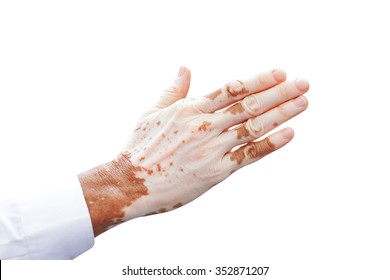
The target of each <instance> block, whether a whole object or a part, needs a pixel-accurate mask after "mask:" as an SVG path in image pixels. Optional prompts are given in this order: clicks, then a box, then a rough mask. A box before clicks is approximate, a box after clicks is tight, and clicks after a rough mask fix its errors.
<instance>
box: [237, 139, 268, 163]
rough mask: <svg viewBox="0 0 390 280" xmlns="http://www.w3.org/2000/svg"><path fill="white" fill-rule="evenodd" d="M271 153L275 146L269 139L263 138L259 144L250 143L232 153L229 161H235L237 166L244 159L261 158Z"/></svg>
mask: <svg viewBox="0 0 390 280" xmlns="http://www.w3.org/2000/svg"><path fill="white" fill-rule="evenodd" d="M273 151H275V145H274V144H273V143H272V142H271V141H270V140H269V138H265V139H264V140H261V141H259V142H250V143H248V144H246V145H245V146H242V147H240V148H239V149H237V150H236V151H234V152H233V153H232V155H231V156H230V160H231V161H236V162H237V164H241V163H242V162H243V161H244V159H245V158H246V157H249V158H262V157H264V156H266V155H268V154H270V153H272V152H273Z"/></svg>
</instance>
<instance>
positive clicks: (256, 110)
mask: <svg viewBox="0 0 390 280" xmlns="http://www.w3.org/2000/svg"><path fill="white" fill-rule="evenodd" d="M308 90H309V83H308V82H307V81H306V80H303V79H298V80H295V81H289V82H284V83H281V84H279V85H277V86H274V87H273V88H270V89H268V90H266V91H264V92H261V93H257V94H252V95H250V96H247V97H245V98H244V99H243V100H241V101H239V102H237V103H236V104H234V105H232V106H230V107H229V108H227V109H225V110H223V111H221V112H218V113H216V114H215V123H216V125H217V126H218V125H220V126H221V129H226V128H229V127H231V126H232V125H235V124H239V123H242V122H243V121H246V120H247V119H249V118H252V117H255V116H258V115H261V114H263V113H264V112H267V111H268V110H270V109H272V108H274V107H276V106H278V105H280V104H282V103H284V102H286V101H288V100H290V99H293V98H296V97H298V96H300V95H302V94H304V93H306V92H307V91H308Z"/></svg>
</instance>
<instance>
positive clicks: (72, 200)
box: [0, 176, 94, 259]
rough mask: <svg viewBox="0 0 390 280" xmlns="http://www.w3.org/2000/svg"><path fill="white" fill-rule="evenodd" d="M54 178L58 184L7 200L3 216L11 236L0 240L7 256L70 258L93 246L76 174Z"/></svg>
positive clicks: (86, 211) (87, 216) (84, 203)
mask: <svg viewBox="0 0 390 280" xmlns="http://www.w3.org/2000/svg"><path fill="white" fill-rule="evenodd" d="M57 182H61V186H53V188H52V189H47V188H45V189H44V190H40V191H39V192H35V193H34V194H33V195H32V194H31V193H28V194H27V193H23V194H18V196H17V201H16V200H14V201H8V202H7V203H8V210H7V209H6V214H5V215H7V213H9V215H8V218H4V217H3V219H2V220H4V221H8V222H6V223H8V226H7V225H6V226H5V227H6V228H5V231H6V232H8V233H9V234H10V235H9V236H10V237H9V238H8V241H6V244H2V245H1V244H0V247H2V248H3V249H4V248H6V249H8V250H7V251H8V255H7V256H6V258H8V259H9V258H13V259H73V258H75V257H77V256H79V255H80V254H82V253H83V252H85V251H87V250H88V249H90V248H91V247H92V246H93V244H94V234H93V228H92V223H91V219H90V216H89V212H88V208H87V205H86V202H85V199H84V195H83V192H82V189H81V186H80V182H79V181H78V178H77V176H75V177H74V178H73V180H72V179H70V180H62V181H61V180H59V181H57ZM2 208H3V207H2ZM3 210H4V209H1V211H3ZM3 216H4V215H3ZM7 242H8V244H7ZM3 243H4V242H3ZM3 252H4V251H3ZM0 255H1V254H0Z"/></svg>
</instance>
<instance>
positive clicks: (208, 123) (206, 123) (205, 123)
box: [198, 121, 211, 131]
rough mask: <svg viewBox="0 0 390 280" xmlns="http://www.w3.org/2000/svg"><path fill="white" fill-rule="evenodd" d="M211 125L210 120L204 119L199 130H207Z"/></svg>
mask: <svg viewBox="0 0 390 280" xmlns="http://www.w3.org/2000/svg"><path fill="white" fill-rule="evenodd" d="M210 125H211V123H210V122H206V121H204V122H203V123H202V124H201V125H200V126H199V127H198V131H206V130H207V127H208V126H210Z"/></svg>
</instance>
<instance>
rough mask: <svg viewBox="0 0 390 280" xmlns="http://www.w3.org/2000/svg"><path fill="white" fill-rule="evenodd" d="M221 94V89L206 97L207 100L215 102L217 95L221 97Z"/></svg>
mask: <svg viewBox="0 0 390 280" xmlns="http://www.w3.org/2000/svg"><path fill="white" fill-rule="evenodd" d="M221 94H222V90H221V89H217V90H216V91H214V92H213V93H210V94H209V95H207V98H210V99H211V100H213V101H214V100H215V99H217V97H218V96H219V95H221Z"/></svg>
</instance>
